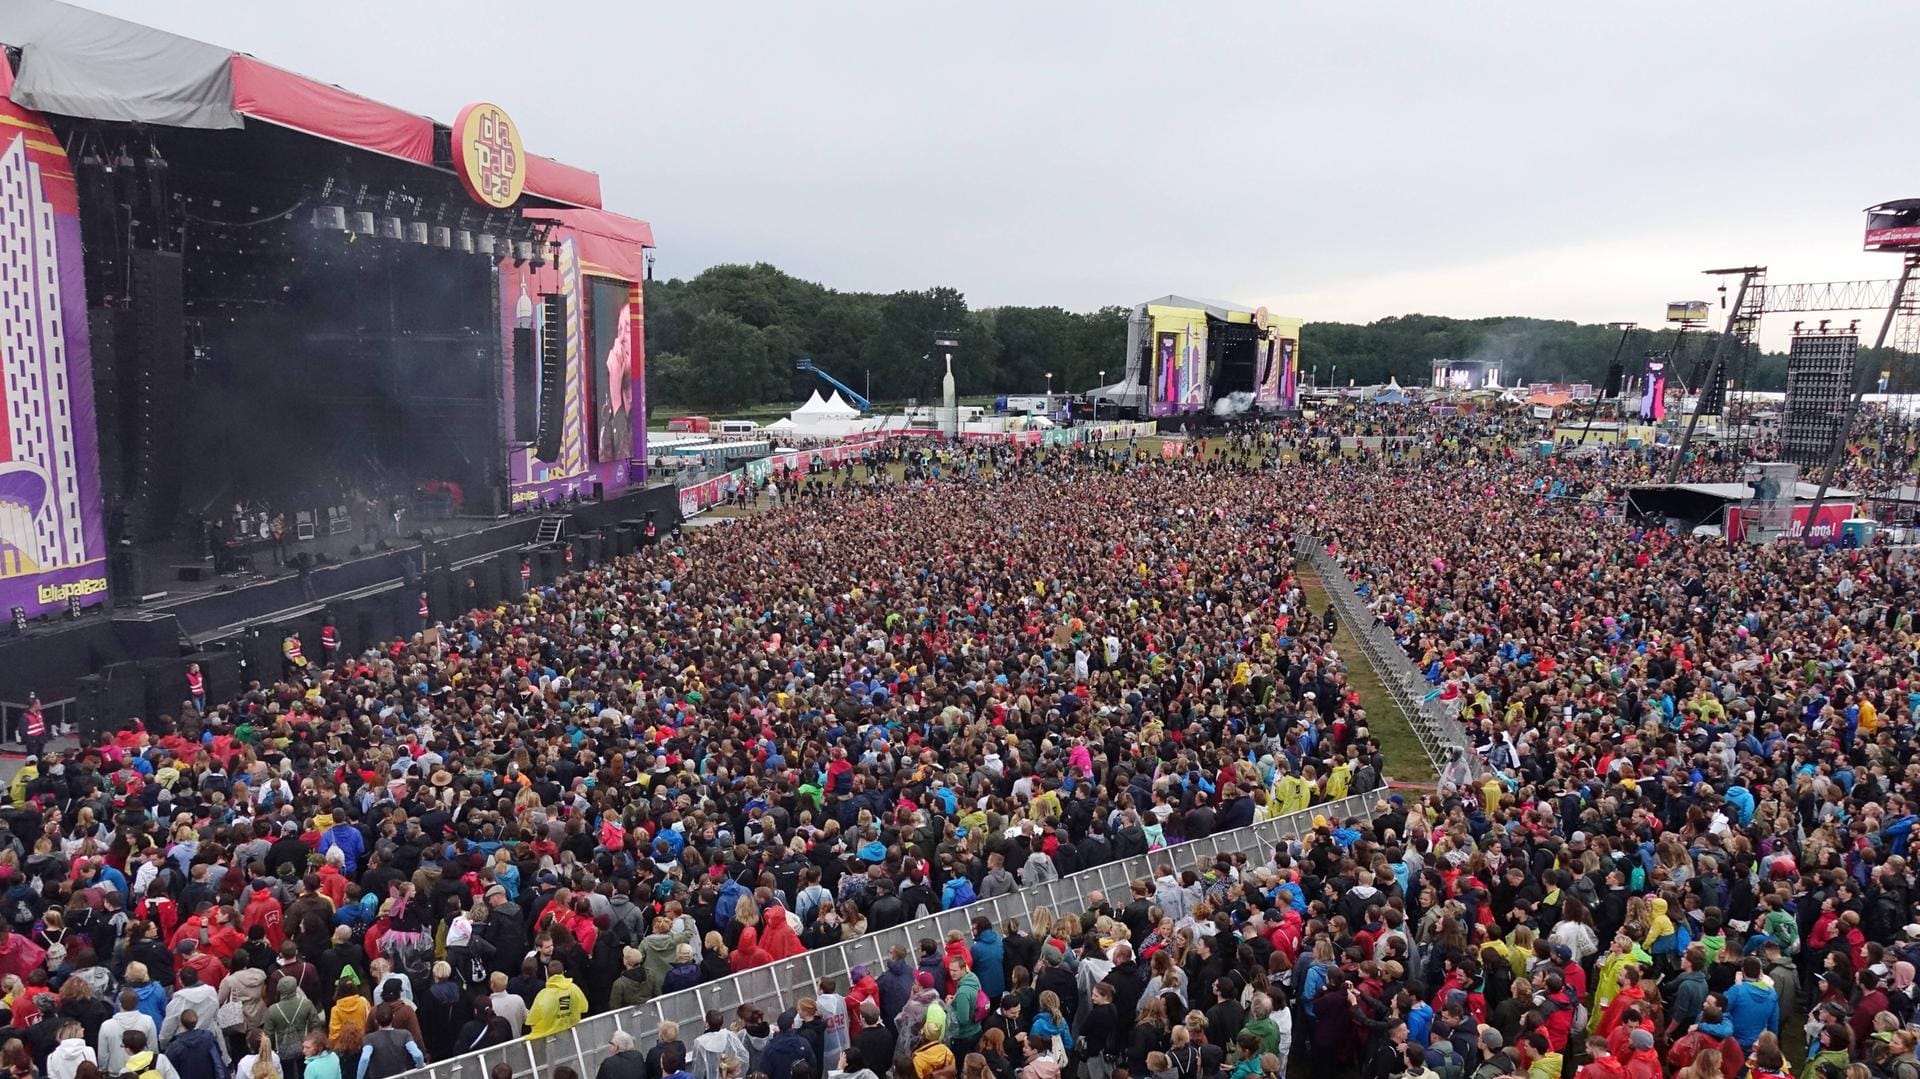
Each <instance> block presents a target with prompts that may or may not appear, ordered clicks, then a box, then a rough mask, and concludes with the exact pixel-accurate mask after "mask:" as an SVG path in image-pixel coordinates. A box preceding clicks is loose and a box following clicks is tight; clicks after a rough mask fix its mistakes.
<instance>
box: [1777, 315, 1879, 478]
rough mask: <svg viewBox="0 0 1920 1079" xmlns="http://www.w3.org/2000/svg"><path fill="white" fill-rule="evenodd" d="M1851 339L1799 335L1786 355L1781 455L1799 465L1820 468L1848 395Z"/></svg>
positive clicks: (1856, 343)
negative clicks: (1784, 409) (1785, 399)
mask: <svg viewBox="0 0 1920 1079" xmlns="http://www.w3.org/2000/svg"><path fill="white" fill-rule="evenodd" d="M1859 351H1860V338H1859V337H1858V336H1856V335H1854V334H1844V333H1832V334H1801V335H1800V336H1797V337H1795V338H1794V339H1793V344H1792V347H1791V348H1789V349H1788V351H1787V402H1786V404H1787V409H1786V416H1785V417H1784V419H1783V422H1782V423H1781V428H1780V456H1781V458H1782V459H1783V460H1787V461H1792V462H1794V463H1795V464H1800V465H1819V464H1825V463H1826V460H1827V454H1828V452H1829V451H1830V450H1831V449H1832V448H1833V444H1834V442H1835V440H1837V439H1839V438H1840V437H1841V432H1840V424H1841V420H1842V419H1843V418H1844V417H1845V415H1846V409H1847V407H1848V405H1849V403H1850V402H1849V400H1848V398H1849V396H1850V395H1851V393H1852V392H1853V366H1854V357H1855V356H1856V355H1857V354H1858V353H1859Z"/></svg>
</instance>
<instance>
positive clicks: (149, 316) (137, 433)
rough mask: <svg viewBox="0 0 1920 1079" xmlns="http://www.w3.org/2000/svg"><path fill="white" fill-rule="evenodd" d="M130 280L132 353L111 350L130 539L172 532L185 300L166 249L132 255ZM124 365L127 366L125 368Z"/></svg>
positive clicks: (175, 257) (176, 258)
mask: <svg viewBox="0 0 1920 1079" xmlns="http://www.w3.org/2000/svg"><path fill="white" fill-rule="evenodd" d="M128 265H129V268H130V272H131V276H132V282H133V290H132V291H133V348H132V350H131V355H129V354H128V351H129V350H127V349H125V348H124V347H122V348H118V349H116V354H117V356H118V359H119V362H118V363H117V364H116V366H117V367H118V368H119V370H120V371H121V373H122V386H123V387H125V386H126V385H127V382H128V380H131V383H132V390H133V392H132V393H131V394H130V395H126V396H123V397H122V398H121V400H120V404H119V410H120V411H121V412H122V414H124V415H126V416H127V417H128V418H129V423H128V428H127V430H128V433H129V434H130V436H131V437H130V438H129V440H128V442H127V444H126V447H125V452H126V456H127V460H128V462H129V464H130V465H131V467H132V475H133V485H132V488H131V490H129V491H127V492H126V494H127V495H128V496H129V500H130V501H131V503H132V506H133V513H132V515H131V518H132V519H131V520H130V521H129V522H128V523H129V524H130V525H131V527H132V528H133V531H134V534H135V536H137V537H138V538H139V539H141V540H143V541H150V540H157V539H162V538H165V537H166V536H167V535H168V534H169V533H170V532H171V531H172V529H173V523H174V521H173V518H174V513H175V507H176V506H177V505H178V504H179V501H180V479H181V476H180V471H181V468H182V466H183V464H184V461H183V459H182V454H181V453H180V450H179V442H180V440H179V424H180V416H181V414H182V413H183V412H184V410H185V405H186V389H187V354H186V353H187V346H186V299H185V293H184V284H183V279H182V270H181V266H182V264H181V258H180V255H179V254H178V253H177V252H173V251H150V250H135V251H132V252H130V253H129V255H128ZM129 361H130V362H129Z"/></svg>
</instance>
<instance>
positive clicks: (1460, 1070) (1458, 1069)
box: [1427, 1038, 1467, 1079]
mask: <svg viewBox="0 0 1920 1079" xmlns="http://www.w3.org/2000/svg"><path fill="white" fill-rule="evenodd" d="M1436 1058H1438V1059H1436ZM1427 1067H1429V1068H1432V1069H1433V1070H1434V1071H1435V1072H1436V1073H1437V1074H1438V1075H1439V1076H1440V1079H1460V1077H1461V1076H1462V1075H1464V1074H1465V1073H1466V1069H1467V1062H1466V1061H1465V1060H1463V1059H1461V1056H1460V1051H1459V1050H1458V1049H1455V1048H1454V1046H1453V1042H1451V1041H1448V1040H1446V1039H1444V1038H1442V1039H1439V1040H1436V1041H1435V1042H1434V1043H1433V1045H1432V1047H1431V1048H1429V1049H1428V1050H1427Z"/></svg>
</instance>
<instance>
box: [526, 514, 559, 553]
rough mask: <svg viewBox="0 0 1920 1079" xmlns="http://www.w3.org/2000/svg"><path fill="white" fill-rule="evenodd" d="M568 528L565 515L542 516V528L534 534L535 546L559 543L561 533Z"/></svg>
mask: <svg viewBox="0 0 1920 1079" xmlns="http://www.w3.org/2000/svg"><path fill="white" fill-rule="evenodd" d="M566 529H567V519H566V518H565V517H542V518H540V530H539V531H537V532H535V533H534V534H533V545H534V546H535V547H545V546H547V545H548V544H551V543H559V542H560V534H561V533H562V532H565V531H566Z"/></svg>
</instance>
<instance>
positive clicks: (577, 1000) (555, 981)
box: [527, 962, 587, 1038]
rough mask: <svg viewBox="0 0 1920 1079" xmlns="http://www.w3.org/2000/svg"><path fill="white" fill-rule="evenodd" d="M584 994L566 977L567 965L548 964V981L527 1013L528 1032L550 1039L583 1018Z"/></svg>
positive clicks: (585, 1012)
mask: <svg viewBox="0 0 1920 1079" xmlns="http://www.w3.org/2000/svg"><path fill="white" fill-rule="evenodd" d="M586 1015H587V995H586V994H585V993H582V992H581V991H580V987H579V986H577V985H575V984H573V979H571V978H569V977H567V968H566V967H564V966H562V965H561V964H559V963H557V962H556V963H548V964H547V984H546V987H545V988H543V989H541V990H540V993H539V995H537V996H535V997H534V998H533V1010H531V1011H529V1012H528V1013H527V1035H528V1036H529V1037H533V1038H550V1037H552V1036H553V1035H555V1034H558V1033H560V1032H561V1031H563V1030H567V1029H568V1028H570V1027H572V1026H573V1025H574V1024H575V1023H578V1022H579V1021H580V1020H582V1019H584V1018H586Z"/></svg>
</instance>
